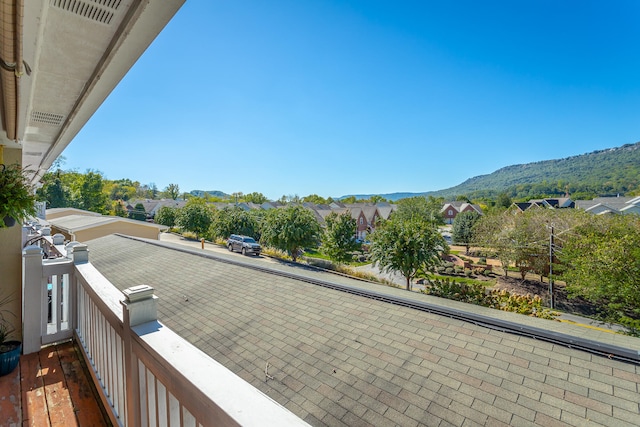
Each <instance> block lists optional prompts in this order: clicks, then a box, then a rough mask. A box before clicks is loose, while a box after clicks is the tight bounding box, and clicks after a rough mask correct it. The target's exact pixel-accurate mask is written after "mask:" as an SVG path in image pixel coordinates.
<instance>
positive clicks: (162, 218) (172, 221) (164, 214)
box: [153, 206, 178, 228]
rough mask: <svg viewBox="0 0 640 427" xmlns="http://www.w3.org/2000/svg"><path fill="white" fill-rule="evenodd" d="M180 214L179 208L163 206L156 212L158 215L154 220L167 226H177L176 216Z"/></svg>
mask: <svg viewBox="0 0 640 427" xmlns="http://www.w3.org/2000/svg"><path fill="white" fill-rule="evenodd" d="M177 215H178V209H177V208H172V207H171V206H162V207H161V208H160V209H158V211H157V212H156V215H155V216H154V218H153V221H154V222H155V223H156V224H160V225H166V226H167V227H171V228H173V227H175V226H176V216H177Z"/></svg>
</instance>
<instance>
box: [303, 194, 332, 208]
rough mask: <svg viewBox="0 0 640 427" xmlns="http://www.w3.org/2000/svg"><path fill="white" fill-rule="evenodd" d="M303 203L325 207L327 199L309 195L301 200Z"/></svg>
mask: <svg viewBox="0 0 640 427" xmlns="http://www.w3.org/2000/svg"><path fill="white" fill-rule="evenodd" d="M302 201H303V202H307V203H315V204H316V205H325V204H327V199H325V198H324V197H321V196H318V195H317V194H309V195H308V196H305V197H303V198H302Z"/></svg>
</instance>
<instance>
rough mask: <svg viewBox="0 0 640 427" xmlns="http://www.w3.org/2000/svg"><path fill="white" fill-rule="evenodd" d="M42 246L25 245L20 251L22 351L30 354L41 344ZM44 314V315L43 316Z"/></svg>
mask: <svg viewBox="0 0 640 427" xmlns="http://www.w3.org/2000/svg"><path fill="white" fill-rule="evenodd" d="M43 300H44V287H43V280H42V248H40V247H39V246H35V245H33V246H27V247H26V248H24V249H23V251H22V351H23V352H24V354H30V353H35V352H38V351H40V347H41V346H42V324H43V318H44V317H46V316H47V313H46V306H45V304H43ZM43 316H44V317H43Z"/></svg>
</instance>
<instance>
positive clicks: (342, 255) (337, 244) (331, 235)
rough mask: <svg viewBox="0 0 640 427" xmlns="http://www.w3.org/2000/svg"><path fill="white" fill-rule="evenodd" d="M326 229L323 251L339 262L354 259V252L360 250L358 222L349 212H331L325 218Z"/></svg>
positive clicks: (323, 236) (323, 238)
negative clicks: (357, 232)
mask: <svg viewBox="0 0 640 427" xmlns="http://www.w3.org/2000/svg"><path fill="white" fill-rule="evenodd" d="M325 221H326V228H325V231H324V234H323V235H322V250H323V252H324V253H325V254H327V256H328V257H329V258H331V259H332V260H334V261H337V262H347V261H351V260H352V259H353V252H354V251H357V250H358V249H359V248H360V244H359V243H358V242H356V237H355V234H356V227H357V224H356V220H355V218H353V217H351V214H350V213H349V212H343V213H342V214H338V213H336V212H331V213H330V214H329V215H327V217H326V218H325Z"/></svg>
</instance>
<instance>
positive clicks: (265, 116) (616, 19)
mask: <svg viewBox="0 0 640 427" xmlns="http://www.w3.org/2000/svg"><path fill="white" fill-rule="evenodd" d="M639 18H640V2H638V1H636V0H628V1H617V0H612V1H607V2H603V1H589V0H580V1H557V0H549V1H545V0H531V1H526V0H521V1H512V0H509V1H507V0H505V1H475V0H474V1H465V0H461V1H430V0H422V1H400V0H395V1H376V0H363V1H359V0H354V1H338V0H326V1H322V0H304V1H300V0H269V1H263V0H255V1H253V0H187V2H186V3H185V5H184V6H183V8H182V9H181V10H180V11H179V12H178V14H177V15H176V16H175V17H174V19H173V20H172V21H171V22H170V23H169V24H168V26H167V27H166V28H165V29H164V31H163V32H162V33H161V34H160V35H159V36H158V38H157V39H156V40H155V42H154V43H153V44H152V45H151V46H150V48H149V49H148V50H147V51H146V52H145V54H144V55H143V56H142V57H141V58H140V60H139V61H138V62H137V63H136V65H134V67H133V68H132V69H131V71H130V72H129V74H128V75H127V76H126V77H125V78H124V79H123V80H122V82H121V83H120V85H119V86H118V87H117V88H116V89H115V90H114V91H113V93H112V94H111V95H110V96H109V98H108V99H107V100H106V101H105V103H104V104H103V105H102V107H101V108H100V109H99V110H98V111H97V112H96V114H95V115H94V116H93V117H92V118H91V120H90V121H89V122H88V123H87V125H86V126H85V127H84V129H83V130H82V131H81V132H80V133H79V134H78V136H77V137H76V138H75V139H74V141H73V142H72V143H71V144H70V145H69V146H68V148H67V149H66V150H65V152H64V153H63V155H64V156H65V157H66V163H65V164H64V166H63V167H64V168H65V169H77V170H79V171H85V170H86V169H94V170H99V171H101V172H102V173H103V174H104V175H105V176H106V177H107V178H109V179H119V178H130V179H132V180H137V181H140V182H141V183H143V184H149V183H155V184H156V185H157V186H158V188H159V189H164V188H165V187H166V186H167V185H168V184H170V183H176V184H178V185H179V186H180V189H181V191H191V190H194V189H201V190H220V191H224V192H226V193H233V192H243V193H250V192H254V191H257V192H261V193H263V194H264V195H266V196H267V197H268V198H270V199H278V198H280V197H281V196H283V195H299V196H301V197H302V196H306V195H309V194H318V195H321V196H323V197H329V196H331V197H339V196H343V195H347V194H383V193H392V192H423V191H430V190H440V189H443V188H448V187H452V186H454V185H457V184H459V183H461V182H463V181H464V180H466V179H467V178H470V177H473V176H477V175H482V174H487V173H491V172H493V171H495V170H497V169H499V168H501V167H504V166H508V165H512V164H521V163H529V162H535V161H540V160H549V159H556V158H563V157H568V156H573V155H578V154H583V153H587V152H591V151H594V150H600V149H606V148H610V147H617V146H620V145H624V144H628V143H635V142H637V141H640V77H638V76H639V74H638V73H639V71H638V70H640V26H639V25H638V19H639ZM106 147H109V149H108V150H107V149H106Z"/></svg>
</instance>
